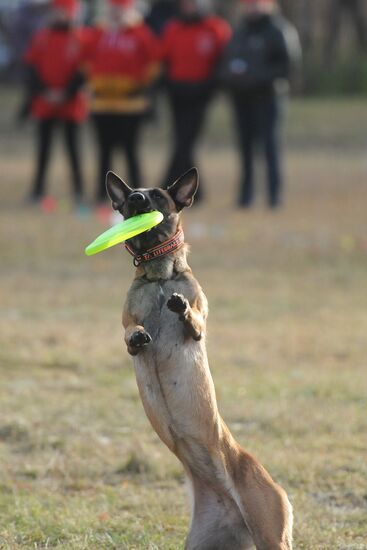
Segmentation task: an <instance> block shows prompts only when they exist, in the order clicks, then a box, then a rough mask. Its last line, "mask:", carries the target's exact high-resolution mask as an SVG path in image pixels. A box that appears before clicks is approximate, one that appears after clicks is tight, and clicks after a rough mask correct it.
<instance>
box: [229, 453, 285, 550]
mask: <svg viewBox="0 0 367 550" xmlns="http://www.w3.org/2000/svg"><path fill="white" fill-rule="evenodd" d="M231 466H232V467H231V470H232V471H231V485H232V488H231V494H232V496H233V498H234V499H235V501H236V503H237V504H238V507H239V508H240V510H241V513H242V515H243V518H244V520H245V523H246V525H247V527H248V529H249V531H250V533H251V536H252V538H253V540H254V543H255V546H256V548H257V550H292V527H293V513H292V506H291V504H290V502H289V500H288V497H287V494H286V493H285V491H284V490H283V489H282V488H281V487H280V486H279V485H277V484H276V483H275V482H274V481H273V480H272V478H271V477H270V475H269V474H268V472H267V471H266V470H265V469H264V468H263V467H262V466H261V464H260V463H259V462H257V461H256V460H255V459H254V458H253V457H252V456H250V455H249V454H247V453H246V452H245V451H243V450H242V449H239V454H238V456H237V459H236V461H235V463H234V464H233V463H232V465H231Z"/></svg>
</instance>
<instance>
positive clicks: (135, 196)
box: [127, 191, 148, 206]
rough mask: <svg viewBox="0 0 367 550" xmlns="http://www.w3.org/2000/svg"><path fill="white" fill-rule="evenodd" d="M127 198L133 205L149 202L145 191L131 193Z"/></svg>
mask: <svg viewBox="0 0 367 550" xmlns="http://www.w3.org/2000/svg"><path fill="white" fill-rule="evenodd" d="M127 200H128V202H129V203H130V204H131V205H133V206H144V205H145V204H147V202H148V199H147V197H146V196H145V195H144V194H143V193H140V191H135V192H134V193H131V195H129V198H128V199H127Z"/></svg>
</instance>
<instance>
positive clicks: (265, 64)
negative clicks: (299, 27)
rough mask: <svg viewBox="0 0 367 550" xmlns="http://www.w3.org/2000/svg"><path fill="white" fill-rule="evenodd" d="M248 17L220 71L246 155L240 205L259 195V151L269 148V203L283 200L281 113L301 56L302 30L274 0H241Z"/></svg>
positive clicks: (227, 51)
mask: <svg viewBox="0 0 367 550" xmlns="http://www.w3.org/2000/svg"><path fill="white" fill-rule="evenodd" d="M241 4H242V10H243V12H244V14H243V19H242V21H241V22H240V24H239V26H238V28H237V29H236V30H235V32H234V34H233V37H232V39H231V41H230V43H229V44H228V46H227V48H226V51H225V54H224V57H223V62H222V64H221V67H220V70H219V76H220V79H221V80H222V82H223V84H224V86H225V87H226V88H227V90H228V91H229V93H230V97H231V102H232V104H233V109H234V115H235V124H236V130H237V134H238V142H239V149H240V155H241V159H242V169H243V174H242V180H241V186H240V193H239V197H238V205H239V206H240V207H243V208H248V207H250V206H251V205H252V203H253V199H254V155H255V146H256V145H257V144H260V145H261V146H262V147H263V148H264V151H265V159H266V166H267V180H268V204H269V207H270V208H277V207H278V206H280V204H281V201H282V187H283V176H282V170H281V159H280V129H281V118H282V117H281V112H282V105H283V104H284V98H285V97H286V96H287V92H288V81H289V78H290V75H291V70H292V68H293V66H294V65H295V64H296V63H297V62H298V61H299V59H300V56H301V48H300V42H299V38H298V34H297V31H296V30H295V29H294V27H293V26H291V24H290V23H288V21H286V20H285V19H284V18H283V17H282V16H281V15H280V13H279V7H278V4H277V2H276V1H275V0H241Z"/></svg>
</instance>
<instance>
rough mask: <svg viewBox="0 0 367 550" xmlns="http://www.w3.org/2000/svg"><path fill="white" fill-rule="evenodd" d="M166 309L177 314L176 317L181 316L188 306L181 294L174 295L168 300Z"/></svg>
mask: <svg viewBox="0 0 367 550" xmlns="http://www.w3.org/2000/svg"><path fill="white" fill-rule="evenodd" d="M167 307H168V309H170V310H171V311H173V313H177V314H178V315H180V316H183V315H185V313H186V311H187V310H188V308H189V307H190V306H189V302H188V301H187V300H186V298H185V296H183V295H182V294H176V293H174V294H172V296H171V298H170V299H169V300H168V302H167Z"/></svg>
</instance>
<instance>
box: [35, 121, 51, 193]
mask: <svg viewBox="0 0 367 550" xmlns="http://www.w3.org/2000/svg"><path fill="white" fill-rule="evenodd" d="M54 125H55V120H54V119H45V120H40V121H38V122H37V166H36V173H35V176H34V180H33V187H32V191H31V195H30V199H31V200H35V201H36V200H39V199H40V198H41V197H42V196H43V195H44V192H45V177H46V171H47V167H48V165H49V160H50V154H51V147H52V138H53V130H54Z"/></svg>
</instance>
